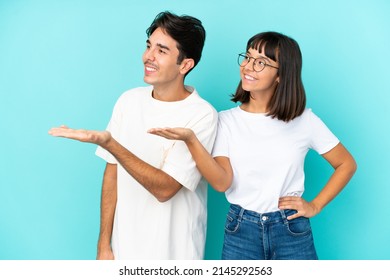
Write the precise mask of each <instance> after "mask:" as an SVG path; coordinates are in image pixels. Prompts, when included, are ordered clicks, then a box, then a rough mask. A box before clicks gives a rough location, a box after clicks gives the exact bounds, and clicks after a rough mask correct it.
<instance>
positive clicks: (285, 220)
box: [279, 210, 287, 223]
mask: <svg viewBox="0 0 390 280" xmlns="http://www.w3.org/2000/svg"><path fill="white" fill-rule="evenodd" d="M279 212H280V215H282V219H283V222H284V223H286V222H287V217H286V212H284V210H280V211H279Z"/></svg>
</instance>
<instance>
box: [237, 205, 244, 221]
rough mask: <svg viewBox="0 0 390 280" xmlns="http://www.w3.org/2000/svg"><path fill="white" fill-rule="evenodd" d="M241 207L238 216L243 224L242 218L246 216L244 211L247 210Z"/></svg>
mask: <svg viewBox="0 0 390 280" xmlns="http://www.w3.org/2000/svg"><path fill="white" fill-rule="evenodd" d="M239 207H240V213H239V214H238V221H239V222H241V221H242V217H243V216H244V211H245V209H244V208H242V207H241V206H239Z"/></svg>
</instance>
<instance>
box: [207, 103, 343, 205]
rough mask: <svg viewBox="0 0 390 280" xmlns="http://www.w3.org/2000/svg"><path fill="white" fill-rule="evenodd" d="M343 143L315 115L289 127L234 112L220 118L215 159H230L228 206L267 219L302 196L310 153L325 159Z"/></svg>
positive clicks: (263, 116)
mask: <svg viewBox="0 0 390 280" xmlns="http://www.w3.org/2000/svg"><path fill="white" fill-rule="evenodd" d="M338 143H339V140H338V139H337V138H336V136H335V135H334V134H333V133H332V132H331V131H330V130H329V129H328V127H327V126H326V125H325V124H324V123H323V122H322V121H321V120H320V119H319V118H318V117H317V116H316V115H315V114H314V113H313V112H312V111H311V110H310V109H306V110H305V111H304V113H303V114H302V115H301V116H299V117H297V118H295V119H294V120H292V121H289V122H284V121H281V120H278V119H276V118H272V117H270V116H267V115H266V114H255V113H248V112H246V111H244V110H242V109H241V108H240V107H235V108H232V109H230V110H226V111H221V112H220V113H219V121H218V133H217V138H216V142H215V144H214V148H213V153H212V154H213V157H218V156H224V157H228V158H229V159H230V162H231V165H232V168H233V174H234V176H233V182H232V185H231V187H230V188H229V189H228V190H227V191H226V198H227V200H228V201H229V202H230V203H232V204H238V205H240V206H241V207H243V208H245V209H248V210H252V211H256V212H258V213H266V212H273V211H278V210H279V208H278V200H279V197H282V196H286V195H298V196H301V195H302V193H303V191H304V179H305V174H304V161H305V157H306V154H307V152H308V151H309V149H313V150H315V151H317V152H318V153H319V154H323V153H326V152H328V151H330V150H331V149H332V148H334V147H335V146H336V145H337V144H338Z"/></svg>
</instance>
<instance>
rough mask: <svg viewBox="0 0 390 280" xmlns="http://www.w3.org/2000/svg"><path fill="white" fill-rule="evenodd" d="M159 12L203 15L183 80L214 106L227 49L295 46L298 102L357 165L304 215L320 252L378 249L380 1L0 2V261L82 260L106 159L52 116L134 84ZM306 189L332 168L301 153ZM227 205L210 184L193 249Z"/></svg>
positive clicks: (381, 246) (104, 116)
mask: <svg viewBox="0 0 390 280" xmlns="http://www.w3.org/2000/svg"><path fill="white" fill-rule="evenodd" d="M164 10H170V11H172V12H174V13H177V14H189V15H192V16H195V17H198V18H199V19H201V20H202V22H203V24H204V26H205V28H206V30H207V40H206V45H205V48H204V52H203V57H202V60H201V61H200V64H199V65H198V66H197V68H196V69H195V70H194V71H193V72H192V73H191V74H190V75H189V76H188V77H187V80H186V82H187V84H191V85H195V86H196V88H197V89H198V91H199V93H200V94H201V95H202V96H203V97H204V98H205V99H206V100H208V101H209V102H210V103H211V104H213V105H214V106H215V107H216V109H217V110H218V111H220V110H222V109H228V108H231V107H233V106H235V104H234V103H232V102H230V101H229V95H230V94H231V93H232V92H233V91H234V90H235V88H236V85H237V83H238V81H239V76H238V66H237V64H236V57H237V54H238V53H240V52H242V51H244V50H245V45H246V41H247V40H248V38H249V37H250V36H252V35H254V34H256V33H258V32H261V31H268V30H274V31H278V32H282V33H285V34H287V35H289V36H291V37H293V38H295V39H296V40H297V41H298V43H299V44H300V46H301V50H302V53H303V62H304V63H303V64H304V65H303V80H304V84H305V88H306V91H307V98H308V107H311V108H312V109H313V111H314V112H315V113H316V114H317V115H318V116H320V117H321V118H322V120H323V121H324V122H325V123H326V124H327V125H328V126H329V128H330V129H331V130H332V131H333V132H334V133H335V134H336V135H337V136H338V137H339V138H340V139H341V141H342V142H343V143H344V145H345V146H346V147H347V148H348V149H349V150H350V151H351V153H352V154H353V155H354V156H355V158H356V160H357V162H358V166H359V168H358V171H357V173H356V175H355V177H354V178H353V179H352V181H351V182H350V183H349V185H348V186H347V187H346V189H345V190H344V191H343V192H342V193H341V194H340V195H339V196H338V197H337V198H336V199H335V200H334V201H333V202H332V203H331V204H329V205H328V206H327V207H326V208H325V209H324V210H323V211H322V212H321V213H320V214H319V215H318V216H316V217H314V218H313V219H312V226H313V231H314V236H315V243H316V246H317V250H318V254H319V257H320V258H321V259H336V260H338V259H351V260H354V259H390V244H389V236H390V223H389V214H390V213H389V212H390V210H389V207H388V199H389V197H390V184H389V180H388V174H387V172H388V170H389V167H390V164H389V160H390V151H389V136H390V131H389V127H390V126H389V116H390V114H389V111H388V110H389V109H388V103H389V94H390V86H389V78H390V76H389V65H390V56H389V50H390V32H389V27H390V18H389V16H388V15H389V12H390V4H389V2H388V1H386V0H374V1H369V0H367V1H359V0H344V1H339V0H328V1H313V0H299V1H298V0H295V1H293V0H275V1H262V0H258V1H254V0H247V1H233V0H228V1H226V0H224V1H210V0H197V1H182V0H181V1H179V0H176V1H157V0H149V1H130V0H113V1H97V0H94V1H93V0H85V1H76V0H69V1H49V0H47V1H45V0H36V1H32V0H31V1H29V0H8V1H7V0H0V97H1V99H0V133H1V138H0V143H1V145H0V153H1V154H0V155H1V158H0V259H16V260H18V259H24V260H29V259H61V260H65V259H94V258H95V254H96V241H97V237H98V230H99V207H100V206H99V204H100V191H101V181H102V174H103V169H104V166H105V163H104V162H103V161H102V160H101V159H99V158H97V157H96V156H95V155H94V151H95V148H96V147H95V146H94V145H90V144H83V143H79V142H74V141H70V140H66V139H58V138H52V137H51V136H49V135H48V134H47V131H48V130H49V129H50V128H51V127H53V126H58V125H61V124H66V125H69V126H71V127H76V128H88V129H105V127H106V125H107V122H108V120H109V118H110V115H111V111H112V108H113V105H114V103H115V101H116V100H117V98H118V97H119V95H120V94H121V93H122V92H123V91H125V90H126V89H129V88H132V87H136V86H141V85H144V83H143V79H142V78H143V66H142V62H141V55H142V52H143V51H144V48H145V40H146V33H145V30H146V28H147V27H148V26H149V24H150V23H151V21H152V20H153V18H154V17H155V16H156V15H157V14H158V13H159V12H160V11H164ZM305 166H306V167H305V168H306V171H307V176H306V189H307V191H306V193H305V197H306V198H307V199H309V200H310V199H311V198H312V197H313V196H314V195H315V194H316V193H318V191H319V190H320V189H321V187H322V186H323V185H324V184H325V182H326V180H327V178H328V177H329V175H330V174H331V172H332V170H331V168H330V166H329V165H328V164H327V163H326V162H325V160H323V159H322V157H320V156H318V155H317V154H315V153H314V152H310V153H309V154H308V157H307V160H306V165H305ZM227 207H228V205H227V203H226V200H225V197H224V195H223V194H220V193H216V192H215V191H213V190H212V189H210V191H209V221H208V238H207V244H206V258H207V259H219V257H220V252H221V245H222V237H223V226H224V222H225V214H226V209H227Z"/></svg>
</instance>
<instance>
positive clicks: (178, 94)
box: [49, 12, 217, 259]
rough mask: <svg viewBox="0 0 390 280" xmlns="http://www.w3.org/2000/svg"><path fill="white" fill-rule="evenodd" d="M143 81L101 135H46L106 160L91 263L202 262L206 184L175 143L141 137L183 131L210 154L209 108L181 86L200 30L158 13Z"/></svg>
mask: <svg viewBox="0 0 390 280" xmlns="http://www.w3.org/2000/svg"><path fill="white" fill-rule="evenodd" d="M147 35H148V39H147V41H146V50H145V52H144V54H143V62H144V71H145V72H144V81H145V82H146V83H148V84H150V85H151V86H149V87H142V88H135V89H132V90H129V91H127V92H125V93H124V94H123V95H122V96H121V97H120V98H119V99H118V101H117V103H116V105H115V107H114V111H113V115H112V118H111V120H110V123H109V125H108V128H107V131H89V130H74V129H70V128H67V127H65V126H62V127H59V128H53V129H51V130H50V131H49V133H50V134H51V135H53V136H60V137H67V138H71V139H76V140H79V141H82V142H89V143H95V144H97V145H99V147H98V148H97V151H96V154H97V155H98V156H100V157H102V158H103V159H105V160H106V161H107V166H106V169H105V172H104V178H103V187H102V202H101V225H100V236H99V241H98V254H97V259H202V258H203V255H204V245H205V235H206V218H207V213H206V198H207V184H206V182H205V181H204V180H203V179H202V178H201V175H200V173H199V171H198V170H197V168H196V165H195V162H194V161H193V159H192V157H191V154H190V153H189V152H188V149H187V147H186V146H185V144H184V142H182V141H177V142H176V141H172V140H167V139H165V138H162V137H158V136H156V135H152V134H150V133H148V132H147V131H148V130H149V129H151V128H155V127H188V128H191V129H192V130H194V132H195V133H196V135H197V137H198V138H199V139H200V140H201V142H202V143H203V145H204V146H205V147H206V149H207V150H209V151H210V150H211V148H212V145H213V142H214V139H215V134H216V123H217V112H216V111H215V109H214V108H213V107H212V106H211V105H210V104H209V103H207V102H206V101H205V100H203V99H201V98H200V96H199V95H198V93H197V92H196V90H195V89H194V88H192V87H189V86H185V85H184V79H185V76H186V75H187V74H188V73H189V72H190V71H191V70H192V69H193V68H194V67H195V66H196V64H197V63H198V62H199V60H200V57H201V53H202V49H203V45H204V41H205V30H204V28H203V26H202V23H201V22H200V21H199V20H198V19H196V18H193V17H190V16H177V15H174V14H172V13H169V12H163V13H160V14H159V15H157V17H156V18H155V20H154V21H153V23H152V24H151V26H150V27H149V28H148V29H147Z"/></svg>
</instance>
